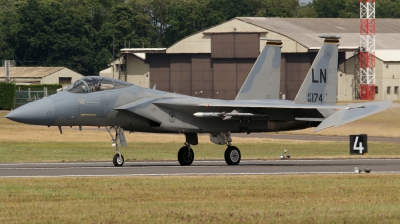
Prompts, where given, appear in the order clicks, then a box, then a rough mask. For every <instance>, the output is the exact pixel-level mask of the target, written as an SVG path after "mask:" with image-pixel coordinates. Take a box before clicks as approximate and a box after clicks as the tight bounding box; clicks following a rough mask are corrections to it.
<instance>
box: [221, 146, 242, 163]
mask: <svg viewBox="0 0 400 224" xmlns="http://www.w3.org/2000/svg"><path fill="white" fill-rule="evenodd" d="M240 158H241V155H240V150H239V149H238V148H237V147H235V146H228V148H227V149H226V150H225V161H226V164H228V165H238V164H239V163H240Z"/></svg>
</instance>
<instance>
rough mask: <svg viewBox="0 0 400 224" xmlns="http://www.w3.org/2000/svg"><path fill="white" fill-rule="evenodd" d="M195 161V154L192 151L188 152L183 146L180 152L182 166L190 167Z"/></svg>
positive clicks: (179, 159)
mask: <svg viewBox="0 0 400 224" xmlns="http://www.w3.org/2000/svg"><path fill="white" fill-rule="evenodd" d="M193 160H194V152H193V150H192V149H189V150H188V147H187V146H183V147H182V148H181V149H179V152H178V161H179V164H181V166H190V165H192V163H193Z"/></svg>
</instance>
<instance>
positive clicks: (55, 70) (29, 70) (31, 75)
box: [0, 67, 83, 85]
mask: <svg viewBox="0 0 400 224" xmlns="http://www.w3.org/2000/svg"><path fill="white" fill-rule="evenodd" d="M82 77H83V75H81V74H79V73H76V72H74V71H72V70H71V69H68V68H65V67H11V68H10V82H12V83H16V84H63V85H67V84H70V83H73V82H75V81H76V80H77V79H80V78H82ZM4 81H5V74H4V67H2V68H0V82H4Z"/></svg>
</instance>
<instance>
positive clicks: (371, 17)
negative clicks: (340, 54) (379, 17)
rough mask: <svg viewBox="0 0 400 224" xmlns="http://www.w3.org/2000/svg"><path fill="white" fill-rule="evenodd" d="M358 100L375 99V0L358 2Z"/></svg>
mask: <svg viewBox="0 0 400 224" xmlns="http://www.w3.org/2000/svg"><path fill="white" fill-rule="evenodd" d="M360 98H361V99H362V100H374V99H375V0H360Z"/></svg>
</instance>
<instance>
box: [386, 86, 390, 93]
mask: <svg viewBox="0 0 400 224" xmlns="http://www.w3.org/2000/svg"><path fill="white" fill-rule="evenodd" d="M386 93H387V94H390V86H388V87H387V89H386Z"/></svg>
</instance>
